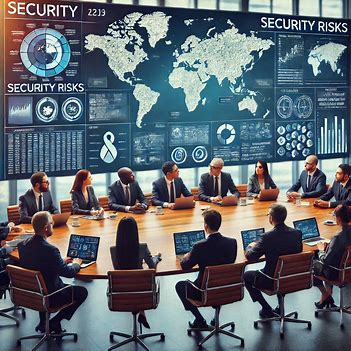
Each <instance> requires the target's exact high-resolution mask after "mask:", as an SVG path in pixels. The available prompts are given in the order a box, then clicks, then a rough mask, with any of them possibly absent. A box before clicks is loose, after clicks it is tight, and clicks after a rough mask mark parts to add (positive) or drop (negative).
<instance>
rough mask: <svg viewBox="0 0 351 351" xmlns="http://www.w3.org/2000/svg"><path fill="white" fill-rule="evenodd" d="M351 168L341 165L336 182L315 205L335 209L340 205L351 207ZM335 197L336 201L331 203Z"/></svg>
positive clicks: (336, 174) (337, 171)
mask: <svg viewBox="0 0 351 351" xmlns="http://www.w3.org/2000/svg"><path fill="white" fill-rule="evenodd" d="M350 174H351V167H350V165H348V164H340V165H339V166H338V168H337V169H336V172H335V180H334V182H333V185H332V186H331V187H330V188H329V189H328V191H327V192H326V193H325V194H323V195H322V196H321V197H320V198H319V199H318V200H316V201H315V202H314V205H315V206H317V207H322V208H329V207H331V208H334V207H336V206H338V205H341V204H342V205H346V206H350V205H351V179H350ZM333 197H334V200H335V201H329V200H331V199H332V198H333Z"/></svg>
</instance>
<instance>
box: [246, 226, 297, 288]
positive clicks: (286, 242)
mask: <svg viewBox="0 0 351 351" xmlns="http://www.w3.org/2000/svg"><path fill="white" fill-rule="evenodd" d="M301 251H302V233H301V232H300V231H299V230H295V229H293V228H290V227H288V226H287V225H285V224H284V223H282V224H278V225H276V226H275V227H274V228H273V229H272V230H271V231H269V232H267V233H265V234H263V235H262V237H261V239H260V240H259V241H258V242H257V244H256V245H255V246H254V247H253V248H252V249H248V250H247V251H246V253H245V256H246V258H247V260H248V261H249V262H253V261H257V260H258V259H259V258H260V257H261V256H263V255H265V257H266V264H265V266H264V268H263V269H262V272H263V273H264V274H267V275H268V276H270V277H273V276H274V272H275V267H276V265H277V261H278V257H279V256H281V255H289V254H294V253H298V252H301ZM257 272H258V274H256V281H255V285H256V286H257V287H259V288H268V289H269V288H271V287H272V286H273V280H271V279H269V278H267V277H265V276H264V275H263V274H261V273H259V271H257Z"/></svg>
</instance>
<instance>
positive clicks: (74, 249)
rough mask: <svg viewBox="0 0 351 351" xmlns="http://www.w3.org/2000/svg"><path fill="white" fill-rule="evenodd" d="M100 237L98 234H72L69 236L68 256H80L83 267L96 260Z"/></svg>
mask: <svg viewBox="0 0 351 351" xmlns="http://www.w3.org/2000/svg"><path fill="white" fill-rule="evenodd" d="M99 243H100V238H99V237H98V236H88V235H78V234H71V236H70V238H69V244H68V250H67V257H71V258H80V259H81V260H82V261H83V262H82V264H81V268H85V267H88V266H90V265H91V264H93V263H95V262H96V259H97V254H98V249H99Z"/></svg>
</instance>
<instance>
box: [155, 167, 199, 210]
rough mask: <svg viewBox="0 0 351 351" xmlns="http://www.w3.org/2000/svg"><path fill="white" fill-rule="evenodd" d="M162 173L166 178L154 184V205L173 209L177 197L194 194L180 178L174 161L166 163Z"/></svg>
mask: <svg viewBox="0 0 351 351" xmlns="http://www.w3.org/2000/svg"><path fill="white" fill-rule="evenodd" d="M162 172H163V174H164V177H162V178H159V179H157V180H155V181H154V182H153V183H152V204H153V205H155V206H162V207H168V208H170V209H173V208H174V203H175V199H176V198H177V197H181V195H183V196H184V197H188V196H192V194H191V192H190V191H189V190H188V188H187V187H186V186H185V185H184V183H183V180H182V178H180V177H179V168H178V166H177V165H176V164H175V163H174V162H173V161H167V162H165V163H164V164H163V165H162Z"/></svg>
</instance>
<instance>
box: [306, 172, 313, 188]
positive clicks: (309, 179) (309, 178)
mask: <svg viewBox="0 0 351 351" xmlns="http://www.w3.org/2000/svg"><path fill="white" fill-rule="evenodd" d="M311 178H312V177H311V175H310V174H309V175H308V177H307V191H309V190H310V186H311Z"/></svg>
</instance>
